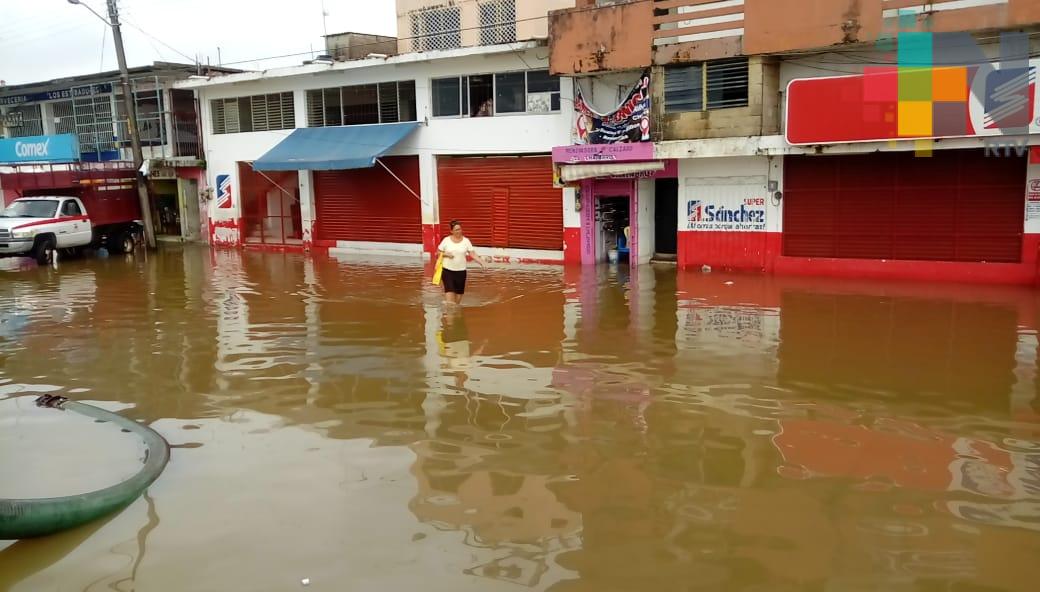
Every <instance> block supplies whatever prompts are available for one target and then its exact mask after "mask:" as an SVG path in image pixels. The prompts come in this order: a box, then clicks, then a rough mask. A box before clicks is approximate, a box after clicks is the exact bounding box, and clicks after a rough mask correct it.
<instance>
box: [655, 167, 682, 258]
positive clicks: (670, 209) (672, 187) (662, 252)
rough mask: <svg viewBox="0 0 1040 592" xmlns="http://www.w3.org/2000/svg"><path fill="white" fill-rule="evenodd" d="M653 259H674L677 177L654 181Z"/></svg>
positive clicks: (677, 223)
mask: <svg viewBox="0 0 1040 592" xmlns="http://www.w3.org/2000/svg"><path fill="white" fill-rule="evenodd" d="M654 185H655V187H654V200H655V204H654V258H653V260H654V261H675V260H676V254H677V253H678V233H679V179H657V180H655V181H654Z"/></svg>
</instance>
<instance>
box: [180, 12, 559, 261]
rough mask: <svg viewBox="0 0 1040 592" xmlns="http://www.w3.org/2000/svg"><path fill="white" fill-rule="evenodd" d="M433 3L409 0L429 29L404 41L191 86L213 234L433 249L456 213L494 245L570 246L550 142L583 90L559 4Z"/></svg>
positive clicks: (542, 251) (227, 241)
mask: <svg viewBox="0 0 1040 592" xmlns="http://www.w3.org/2000/svg"><path fill="white" fill-rule="evenodd" d="M420 4H421V3H416V2H403V1H402V2H399V3H398V13H399V15H401V18H402V22H403V23H405V25H407V28H404V29H403V30H404V31H405V32H411V31H413V30H414V31H415V34H406V35H403V36H402V37H401V38H400V39H399V46H400V47H401V49H403V50H404V51H403V52H402V53H401V54H400V55H386V54H381V53H377V52H373V54H372V55H368V56H367V57H365V58H362V59H353V60H347V61H336V60H334V59H328V60H323V59H318V60H310V61H308V62H307V63H305V64H303V65H300V66H293V67H286V68H278V69H271V70H267V71H264V72H249V73H240V74H232V75H227V76H218V77H213V78H211V79H208V80H186V81H183V82H181V83H179V84H178V85H177V87H178V88H179V89H185V90H189V89H190V90H194V91H195V92H196V93H197V97H198V100H199V103H200V105H202V129H203V136H204V138H205V145H206V161H207V163H208V173H207V175H208V182H209V185H210V186H211V187H213V188H214V192H215V198H214V200H213V201H212V202H211V207H210V209H209V216H210V224H209V232H210V239H211V242H213V243H214V244H223V245H245V246H250V245H256V246H266V247H269V248H270V247H274V248H288V249H293V248H308V247H310V246H315V247H320V248H329V249H336V250H342V251H349V252H365V253H383V254H387V253H390V254H407V253H414V254H417V255H418V254H422V253H424V252H425V253H428V252H431V251H432V250H434V249H435V247H436V245H437V243H438V242H439V240H440V237H441V236H443V234H444V230H445V229H444V228H443V226H444V225H446V224H447V222H449V221H450V220H453V219H457V220H460V221H462V222H463V223H464V225H465V227H466V233H467V235H468V236H470V237H471V238H472V239H473V241H474V243H475V244H477V245H478V246H479V247H484V248H491V249H493V251H492V252H489V254H491V253H493V254H494V255H496V256H498V257H500V258H508V259H523V260H536V261H562V260H563V258H564V233H563V227H564V220H563V218H564V215H565V214H564V193H565V191H564V190H563V189H562V188H561V187H559V186H556V185H555V184H554V182H553V167H552V162H551V156H550V153H551V150H552V147H553V146H557V145H561V144H564V143H566V142H567V133H568V132H567V130H568V129H569V126H570V120H571V116H570V107H569V105H571V103H572V101H573V96H572V90H571V89H572V86H571V84H570V83H569V81H565V80H561V79H560V78H558V77H555V76H550V75H549V60H548V49H547V47H546V42H545V39H544V36H545V30H546V26H547V13H548V8H549V7H550V4H553V3H549V2H542V3H538V2H532V3H530V5H535V4H540V5H541V14H542V16H543V17H545V18H542V19H541V27H540V30H539V29H538V28H537V27H535V28H532V27H529V26H527V25H528V21H529V19H521V18H520V17H521V12H520V7H519V6H516V5H514V3H513V2H488V3H486V4H487V5H488V6H492V5H493V6H494V7H495V11H494V18H493V19H491V20H488V19H489V18H490V17H488V15H487V14H485V12H486V10H485V9H486V8H487V7H486V6H485V3H480V4H479V5H478V4H476V3H473V2H457V3H447V5H445V3H443V2H441V3H435V2H426V3H422V5H420ZM554 4H555V5H560V4H562V5H566V4H567V3H565V2H564V3H560V2H557V3H554ZM471 5H472V6H471ZM524 7H525V8H524V10H527V9H529V8H530V6H528V5H527V4H526V3H525V4H524ZM471 9H475V10H476V13H475V15H474V16H475V18H476V19H477V20H475V21H474V22H475V23H477V24H476V25H474V26H473V27H470V26H469V20H468V19H469V18H470V15H469V12H470V11H471ZM445 11H447V12H448V13H451V15H449V16H451V18H446V17H444V14H446V13H445ZM442 13H444V14H442ZM456 13H458V14H456ZM433 14H437V15H441V16H438V17H436V18H435V17H434V16H432V15H433ZM481 15H483V16H481ZM442 17H443V18H442ZM521 24H523V25H524V26H521ZM405 25H402V27H405ZM471 29H472V30H471ZM463 30H465V31H463ZM464 33H465V34H464ZM470 33H473V35H470ZM539 36H540V37H541V38H540V39H539V38H538V37H539ZM471 37H472V38H471ZM433 40H437V42H436V43H434V42H433ZM381 42H382V43H385V40H383V41H381ZM353 51H355V52H356V51H358V47H357V46H355V47H354V48H353ZM355 55H357V54H355Z"/></svg>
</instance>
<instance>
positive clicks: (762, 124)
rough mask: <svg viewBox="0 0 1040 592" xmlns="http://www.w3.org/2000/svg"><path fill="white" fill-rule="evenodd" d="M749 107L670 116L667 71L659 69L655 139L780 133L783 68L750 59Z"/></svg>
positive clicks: (655, 89)
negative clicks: (666, 95)
mask: <svg viewBox="0 0 1040 592" xmlns="http://www.w3.org/2000/svg"><path fill="white" fill-rule="evenodd" d="M748 61H749V63H748V106H747V107H737V108H731V109H715V110H704V111H691V112H683V113H667V112H666V111H665V104H664V81H665V69H664V68H662V67H655V68H654V71H653V75H652V77H651V84H652V85H653V95H654V101H653V112H654V118H653V121H654V127H655V131H654V132H653V133H654V138H655V139H657V140H685V139H696V138H726V137H734V136H766V135H772V134H775V133H778V132H779V131H780V86H779V84H780V66H779V64H778V63H777V62H776V61H775V60H773V59H771V58H764V57H758V56H756V57H752V58H749V60H748Z"/></svg>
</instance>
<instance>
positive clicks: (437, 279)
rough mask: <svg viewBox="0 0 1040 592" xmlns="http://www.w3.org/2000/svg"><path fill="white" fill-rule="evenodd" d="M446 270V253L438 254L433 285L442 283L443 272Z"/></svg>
mask: <svg viewBox="0 0 1040 592" xmlns="http://www.w3.org/2000/svg"><path fill="white" fill-rule="evenodd" d="M443 271H444V253H440V254H438V255H437V264H436V265H434V267H433V285H435V286H439V285H441V272H443Z"/></svg>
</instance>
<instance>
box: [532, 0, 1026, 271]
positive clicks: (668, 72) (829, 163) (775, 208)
mask: <svg viewBox="0 0 1040 592" xmlns="http://www.w3.org/2000/svg"><path fill="white" fill-rule="evenodd" d="M1038 26H1040V4H1038V3H1036V2H1032V1H1030V0H934V1H929V2H926V1H922V0H652V1H648V0H632V1H624V0H612V1H605V0H581V1H579V2H578V3H577V5H576V6H575V7H574V8H572V9H565V10H560V11H555V12H553V13H552V15H551V16H550V32H551V34H550V39H551V50H552V51H551V58H550V59H551V72H552V73H553V74H555V75H560V76H568V77H574V78H575V80H576V81H577V82H576V86H577V88H578V89H579V91H578V95H579V98H581V99H583V100H578V101H576V103H575V109H574V112H573V115H574V122H573V131H572V133H571V142H569V144H568V145H566V146H560V147H558V148H557V150H556V152H555V154H554V161H555V163H556V165H557V167H558V174H559V176H560V177H561V178H562V180H563V181H564V182H565V183H567V184H569V185H571V186H573V187H575V188H577V189H578V191H579V196H580V202H581V203H580V211H581V215H580V218H581V224H580V225H579V228H580V230H579V235H580V236H581V245H582V260H583V261H585V262H595V261H601V260H604V259H606V258H607V256H608V255H611V254H612V253H610V251H611V250H627V251H628V252H629V255H630V258H631V259H632V260H633V261H635V262H639V263H642V262H645V261H649V260H651V259H652V258H659V259H671V258H675V259H677V260H678V263H679V265H680V266H681V267H687V268H699V267H701V266H704V265H708V266H712V267H717V268H731V269H747V270H764V271H769V272H777V273H791V274H816V275H834V276H849V277H899V278H922V279H924V278H932V279H952V280H966V281H982V282H1002V283H1033V282H1035V281H1037V277H1038V276H1037V271H1036V269H1037V263H1038V255H1037V252H1038V248H1040V149H1038V148H1037V147H1036V146H1037V145H1038V144H1040V125H1038V123H1040V121H1038V115H1040V110H1038V108H1037V103H1038V102H1040V96H1038V93H1037V87H1036V84H1035V79H1036V69H1037V66H1038V65H1040V62H1038V61H1037V59H1036V56H1038V55H1040V45H1038V43H1037V38H1036V36H1037V30H1038ZM619 86H620V87H621V88H629V89H633V90H632V91H631V92H630V93H629V94H623V93H622V92H621V91H620V90H617V89H618V87H619ZM641 88H649V92H648V93H647V92H642V91H641V90H640V89H641ZM646 95H649V96H648V97H647V96H646ZM626 227H628V232H627V233H624V234H622V232H621V231H622V230H623V229H624V228H626ZM619 235H620V236H622V237H623V238H619ZM626 239H627V240H626Z"/></svg>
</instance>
